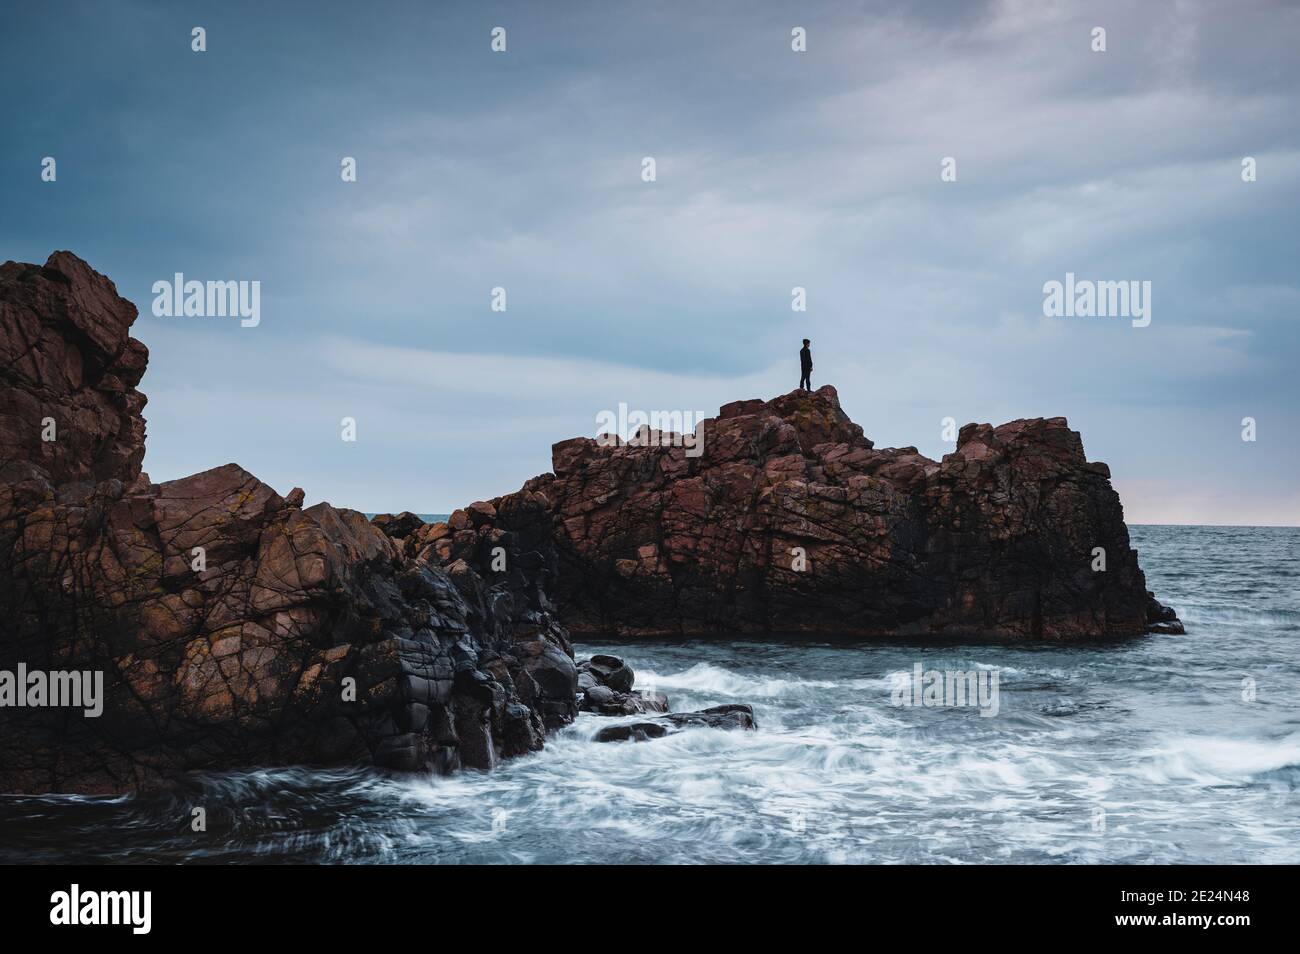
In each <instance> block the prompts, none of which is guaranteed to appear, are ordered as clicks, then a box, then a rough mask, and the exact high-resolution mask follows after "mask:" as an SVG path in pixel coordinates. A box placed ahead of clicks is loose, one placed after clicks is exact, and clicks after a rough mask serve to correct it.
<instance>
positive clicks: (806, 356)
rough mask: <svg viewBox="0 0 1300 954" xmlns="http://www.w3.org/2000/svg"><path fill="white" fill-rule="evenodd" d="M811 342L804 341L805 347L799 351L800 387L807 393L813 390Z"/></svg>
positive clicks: (805, 339)
mask: <svg viewBox="0 0 1300 954" xmlns="http://www.w3.org/2000/svg"><path fill="white" fill-rule="evenodd" d="M808 344H809V341H808V339H807V338H804V339H803V347H802V348H801V349H799V370H800V371H801V372H802V374H800V375H799V387H801V388H803V389H804V390H805V391H811V390H812V352H811V351H809V350H808Z"/></svg>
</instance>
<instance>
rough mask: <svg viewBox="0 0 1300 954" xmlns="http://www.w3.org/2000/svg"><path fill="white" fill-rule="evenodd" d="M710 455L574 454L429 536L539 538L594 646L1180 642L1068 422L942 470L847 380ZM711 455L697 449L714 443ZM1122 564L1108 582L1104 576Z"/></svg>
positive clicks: (1018, 427)
mask: <svg viewBox="0 0 1300 954" xmlns="http://www.w3.org/2000/svg"><path fill="white" fill-rule="evenodd" d="M702 427H703V448H702V453H696V454H694V455H693V456H692V454H691V453H688V450H692V449H691V448H688V447H686V446H683V442H681V441H680V440H679V441H676V442H675V443H676V446H673V444H674V442H673V441H672V439H671V437H669V438H668V439H667V440H665V439H663V436H662V435H659V434H656V433H655V432H648V431H642V432H640V433H639V439H633V440H630V441H628V442H626V443H618V444H617V445H616V446H610V445H609V444H608V443H603V442H600V441H597V440H594V439H591V438H583V437H578V438H573V439H572V440H567V441H562V442H561V443H558V444H556V445H555V446H554V448H553V454H552V467H553V472H552V473H549V474H544V475H542V476H540V477H536V478H534V479H532V480H530V481H529V482H528V483H527V484H525V485H524V487H523V489H522V490H521V491H519V492H518V493H517V494H513V495H510V496H509V497H505V498H501V499H500V500H496V501H490V502H485V503H479V504H475V505H474V508H477V509H474V508H471V509H470V510H467V511H457V512H456V513H455V514H452V516H451V519H450V522H449V524H438V525H435V527H434V528H432V529H430V530H429V531H427V533H428V536H429V538H430V539H431V540H432V541H433V543H434V548H435V551H436V556H437V558H438V559H439V561H440V562H443V563H444V565H445V564H447V563H448V562H452V561H457V560H466V561H468V562H469V563H470V564H471V565H473V566H478V565H479V563H477V562H475V561H476V560H480V559H481V556H482V547H481V543H480V541H481V540H482V539H484V538H489V537H491V536H492V535H494V534H498V533H502V532H507V531H511V530H513V529H514V528H515V527H516V525H517V524H516V521H515V517H514V514H515V512H516V511H514V510H512V509H511V507H509V506H505V505H503V502H509V501H516V500H521V499H527V500H531V501H535V502H538V503H540V504H541V505H542V506H543V507H544V509H545V510H546V511H547V512H548V513H549V515H550V522H549V526H547V527H545V528H542V527H539V526H538V525H537V519H538V517H537V514H536V512H535V511H529V516H528V519H529V521H530V523H529V528H528V530H529V533H530V534H531V535H532V536H533V538H534V539H537V538H539V537H540V536H544V535H547V534H549V538H550V543H549V547H548V546H547V545H545V544H544V543H543V542H542V541H540V539H539V541H538V544H537V546H538V549H539V551H545V552H546V554H547V555H546V559H547V560H548V561H549V562H550V563H551V564H552V566H553V583H552V585H551V587H550V593H551V595H552V598H553V599H554V601H555V604H556V606H557V608H558V610H559V613H560V618H561V619H562V621H563V622H564V624H565V625H566V626H567V627H568V628H569V629H570V631H571V632H573V633H574V634H575V635H578V636H605V635H610V634H614V635H618V636H621V637H637V636H647V637H680V636H689V637H707V636H713V635H726V634H734V633H773V634H795V635H797V634H826V635H840V634H842V635H849V636H860V637H877V636H879V637H896V636H897V637H908V638H913V637H921V638H927V637H936V638H949V637H959V638H987V637H992V638H996V639H1021V638H1024V639H1057V640H1070V639H1091V638H1104V637H1117V636H1128V635H1136V634H1141V633H1146V632H1148V631H1153V630H1154V631H1159V632H1181V631H1182V626H1181V623H1179V622H1178V620H1177V616H1176V615H1175V614H1174V612H1173V611H1172V610H1170V609H1168V608H1166V607H1163V606H1161V605H1160V603H1159V602H1158V601H1156V599H1155V598H1154V596H1153V595H1152V594H1150V593H1149V592H1148V591H1147V589H1146V583H1145V578H1144V576H1143V573H1142V570H1141V568H1140V567H1139V565H1138V559H1137V553H1136V551H1134V550H1133V549H1132V548H1131V547H1130V545H1129V536H1128V528H1127V527H1126V526H1125V525H1124V517H1123V508H1122V507H1121V505H1120V500H1119V496H1118V494H1116V493H1115V490H1114V489H1113V488H1112V487H1111V484H1110V472H1109V469H1108V468H1107V467H1106V465H1105V464H1100V463H1090V462H1089V461H1088V460H1087V458H1086V457H1085V456H1084V452H1083V443H1082V441H1081V440H1080V437H1079V435H1078V433H1077V432H1075V431H1072V430H1070V428H1069V426H1068V425H1067V423H1066V421H1065V419H1064V418H1060V417H1054V418H1047V419H1043V418H1036V419H1030V420H1018V421H1012V422H1010V423H1007V424H1003V425H1001V426H999V427H993V426H991V425H988V424H967V425H966V426H965V427H963V428H962V429H961V431H960V434H959V436H958V439H957V445H956V448H955V450H954V451H953V452H952V453H950V454H947V455H945V456H944V458H943V459H942V460H940V461H935V460H931V459H929V458H927V457H925V456H923V455H921V454H919V453H918V452H917V450H916V448H914V447H904V448H884V449H880V448H876V447H875V446H874V444H873V443H872V441H870V440H868V439H867V438H866V437H864V436H863V431H862V428H861V427H859V426H858V425H857V424H855V423H853V422H852V421H851V420H850V419H849V417H848V415H847V414H845V413H844V411H843V410H842V408H841V407H840V402H839V398H838V395H837V394H836V391H835V389H834V388H833V387H831V386H829V385H827V386H824V387H822V388H820V389H818V390H817V391H815V392H804V391H794V392H792V393H790V394H786V395H783V396H781V397H778V398H775V399H773V400H771V401H760V400H751V401H737V402H734V403H732V404H728V405H726V406H725V407H723V408H722V409H721V411H720V412H719V414H718V416H717V417H715V418H708V419H706V420H705V421H704V422H703V424H702ZM697 439H698V435H697ZM1098 553H1103V554H1104V559H1105V569H1104V571H1102V570H1097V569H1094V564H1095V561H1096V559H1097V554H1098Z"/></svg>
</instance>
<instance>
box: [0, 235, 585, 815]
mask: <svg viewBox="0 0 1300 954" xmlns="http://www.w3.org/2000/svg"><path fill="white" fill-rule="evenodd" d="M135 318H136V308H135V306H134V305H132V304H131V303H130V302H128V301H126V300H125V299H123V298H121V297H119V296H118V294H117V290H116V288H115V287H114V285H113V283H112V282H111V281H109V280H108V279H107V278H105V277H104V276H102V275H100V274H99V273H97V272H95V271H94V270H93V269H91V268H90V266H88V265H87V264H86V263H85V262H83V261H82V260H81V259H79V258H77V257H76V256H75V255H73V254H71V253H69V252H56V253H54V254H53V255H51V256H50V258H49V260H48V261H47V262H46V263H45V265H44V266H38V265H28V264H22V263H16V262H7V263H5V264H4V265H3V266H0V476H2V478H3V479H2V481H0V669H2V670H8V671H15V670H16V668H17V666H18V665H19V664H20V663H21V664H24V665H25V666H26V667H27V669H28V670H45V671H101V672H103V674H104V675H103V679H104V708H103V713H102V715H101V716H99V717H98V718H87V717H86V716H85V715H84V714H83V712H82V710H81V709H73V708H50V707H44V708H15V707H3V708H0V791H4V792H120V791H130V790H134V789H137V788H139V787H141V786H145V785H150V784H154V783H156V782H159V781H161V780H164V779H166V778H167V777H168V776H170V775H172V774H174V773H177V772H181V771H186V770H193V769H225V768H242V767H264V766H274V765H287V764H303V763H305V764H314V765H339V764H356V763H360V764H373V765H376V766H381V767H386V768H392V769H399V770H428V769H439V770H451V769H455V768H457V767H460V766H466V767H474V768H491V767H492V766H493V765H494V764H496V763H497V762H498V761H499V760H500V759H502V758H508V757H510V756H514V755H518V754H521V753H524V752H529V751H533V750H535V749H538V748H540V747H541V745H542V742H543V738H544V736H545V734H546V732H547V730H548V729H553V728H556V727H558V726H562V725H564V724H566V723H568V722H570V721H572V720H573V719H574V718H575V716H576V714H577V701H576V693H577V669H576V667H575V665H574V662H573V658H572V657H573V654H572V649H571V647H570V646H569V642H568V638H567V634H566V632H565V630H564V629H563V627H562V626H560V625H559V623H558V622H557V619H556V616H555V614H554V612H553V609H552V607H551V605H550V603H549V602H548V600H547V598H546V594H545V592H544V590H543V588H542V585H541V580H540V577H538V576H536V575H533V574H530V570H532V569H538V570H544V569H545V565H546V563H547V561H548V560H551V561H553V559H554V557H553V554H550V553H549V551H548V553H546V554H539V553H537V552H536V551H535V549H534V547H535V545H536V543H537V542H538V540H534V539H532V538H530V537H528V536H527V535H526V534H523V533H519V532H506V531H503V532H501V533H500V534H498V535H496V537H495V541H496V545H497V546H499V547H500V548H501V553H502V554H503V555H504V557H503V558H504V561H505V565H508V566H510V567H511V571H510V572H509V573H499V574H496V575H495V576H494V578H492V579H487V578H485V577H483V576H481V575H479V574H477V573H475V572H474V571H473V570H471V569H470V567H469V566H468V565H466V564H461V565H458V566H457V565H453V566H450V567H447V568H443V567H442V566H441V565H440V564H439V563H438V562H437V561H434V562H432V563H431V562H429V561H428V560H426V559H425V558H424V557H423V556H422V555H420V554H418V553H413V552H412V551H411V548H410V547H405V546H403V545H402V541H401V539H399V538H395V537H393V536H390V534H389V533H388V532H384V530H383V529H381V525H382V524H372V523H371V522H370V521H368V520H367V519H366V518H365V517H364V515H362V514H360V513H358V512H356V511H352V510H342V509H336V508H334V507H331V506H330V505H328V504H324V503H322V504H317V505H315V506H312V507H309V508H306V509H304V508H303V507H302V503H303V496H304V494H303V491H302V490H301V489H299V488H294V489H293V490H292V491H291V492H290V493H289V495H288V496H285V497H282V496H281V495H280V494H278V493H277V492H276V491H275V490H273V489H272V488H271V487H269V486H267V485H266V484H264V483H262V482H261V481H260V480H258V479H257V478H256V477H254V476H253V475H252V474H250V473H248V472H247V471H245V470H243V469H242V468H240V467H239V466H237V465H236V464H227V465H225V466H222V467H217V468H214V469H212V470H208V471H204V472H203V473H200V474H195V475H193V476H190V477H185V478H182V479H180V480H173V481H168V482H165V483H161V484H155V483H152V482H151V481H150V479H149V477H148V475H147V474H144V473H142V472H141V469H140V468H141V463H142V461H143V458H144V433H145V421H144V418H143V417H142V416H141V412H142V410H143V408H144V405H145V396H144V395H143V394H141V393H140V392H139V391H138V390H137V389H136V388H137V385H138V384H139V383H140V380H141V377H142V375H143V374H144V370H145V365H146V361H147V358H148V352H147V349H146V348H145V347H144V345H142V344H141V343H140V342H138V341H136V340H135V339H133V338H131V337H130V334H129V331H130V327H131V324H132V323H133V322H134V320H135ZM51 425H52V428H53V430H51ZM51 436H52V439H50V438H51ZM530 508H533V509H536V502H535V501H532V502H530V501H529V500H528V499H524V500H521V501H520V502H519V504H518V508H517V512H514V513H512V515H511V518H512V520H513V521H514V522H516V523H518V524H520V525H526V524H527V523H528V521H529V520H534V521H536V522H537V523H538V525H539V526H540V525H541V524H542V523H544V522H546V520H547V519H548V518H547V515H546V513H545V512H544V511H539V512H538V513H536V514H532V515H531V516H530V513H531V510H530ZM416 523H418V521H416ZM388 529H389V530H395V529H397V528H396V527H394V526H390V527H388ZM539 539H540V538H539Z"/></svg>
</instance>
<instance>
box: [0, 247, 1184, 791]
mask: <svg viewBox="0 0 1300 954" xmlns="http://www.w3.org/2000/svg"><path fill="white" fill-rule="evenodd" d="M135 318H136V309H135V307H134V306H133V305H132V304H131V303H130V302H128V301H126V300H124V299H122V298H121V297H119V296H118V294H117V291H116V289H115V287H114V286H113V283H112V282H110V281H109V280H108V279H107V278H105V277H104V276H102V275H100V274H98V273H97V272H95V271H94V270H93V269H91V268H90V267H89V266H88V265H87V264H86V263H85V262H83V261H81V260H80V259H79V258H77V257H76V256H75V255H72V254H71V253H68V252H56V253H55V254H53V255H51V256H50V258H49V260H48V261H47V262H46V264H45V265H44V266H38V265H25V264H19V263H15V262H8V263H6V264H4V265H3V266H0V478H3V479H2V482H0V791H3V792H47V791H81V792H116V791H129V790H133V789H136V788H139V787H141V786H143V785H148V784H152V783H154V782H156V781H159V780H163V779H166V778H168V777H170V776H172V775H174V774H175V773H178V772H182V771H186V770H193V769H225V768H238V767H252V766H270V765H284V764H291V763H308V764H318V765H331V764H353V763H363V764H373V765H377V766H381V767H390V768H395V769H404V770H422V769H430V768H436V769H444V770H448V769H452V768H455V767H457V766H471V767H478V768H489V767H491V766H492V765H493V764H495V763H496V762H497V760H498V759H500V758H504V757H509V756H513V755H518V754H521V753H524V752H529V751H532V750H535V749H537V748H539V747H540V746H541V744H542V739H543V736H544V735H545V733H546V731H547V730H549V729H554V728H556V727H559V726H562V725H565V724H566V723H568V722H571V721H572V720H573V719H574V718H575V717H576V716H577V712H578V707H579V705H580V704H581V706H582V707H583V708H584V709H586V710H588V711H590V712H593V713H598V714H604V715H638V714H653V713H664V714H663V715H660V716H652V718H651V719H649V720H647V721H646V722H645V723H643V724H641V725H642V726H643V727H642V728H641V729H639V730H628V732H629V733H630V734H628V733H624V734H622V735H621V736H620V735H619V732H614V733H613V734H612V735H611V738H613V737H625V738H632V737H637V738H640V737H652V736H654V735H656V734H662V733H666V732H668V731H670V730H671V729H673V728H680V727H681V726H683V725H690V724H705V725H719V726H727V727H739V728H746V727H752V726H753V719H752V713H751V712H748V709H747V707H739V708H728V709H727V710H726V711H721V710H718V711H715V710H706V711H705V712H703V713H679V714H667V713H666V709H667V700H666V699H663V698H662V696H661V695H660V694H657V693H647V692H637V691H634V690H633V689H632V673H631V670H630V669H627V667H624V666H623V664H622V663H621V661H619V660H617V659H615V658H614V657H595V658H594V659H592V660H590V661H589V662H588V663H585V664H584V665H583V666H582V668H581V669H579V667H578V666H576V665H575V663H574V661H573V652H572V649H571V647H570V645H569V641H568V636H567V632H566V627H568V629H569V630H572V631H573V632H575V633H577V634H581V635H595V634H600V635H602V636H606V635H622V636H658V635H669V636H681V635H689V636H709V635H719V636H722V635H726V634H734V633H775V634H781V633H786V634H796V635H797V634H827V635H829V634H847V635H859V636H900V637H906V638H909V639H910V638H924V637H950V636H951V637H983V636H994V637H1002V638H1008V637H1010V638H1044V639H1082V638H1091V637H1101V636H1122V635H1133V634H1138V633H1143V632H1146V631H1148V629H1150V628H1154V629H1156V630H1158V631H1161V632H1180V631H1181V624H1180V623H1179V622H1178V620H1177V617H1176V616H1175V615H1174V613H1173V611H1172V610H1169V609H1167V608H1165V607H1163V606H1161V605H1160V604H1159V603H1158V602H1157V601H1156V600H1155V598H1154V597H1153V596H1152V595H1151V594H1150V593H1148V592H1147V590H1146V588H1145V581H1144V578H1143V574H1142V571H1141V569H1140V568H1139V567H1138V563H1137V554H1136V553H1135V552H1134V551H1133V550H1132V549H1131V548H1130V547H1129V540H1128V533H1127V530H1126V528H1125V526H1124V522H1123V514H1122V510H1121V507H1120V502H1119V499H1118V497H1117V496H1116V494H1115V492H1114V490H1113V489H1112V488H1111V486H1110V481H1109V472H1108V470H1107V468H1106V466H1105V465H1104V464H1097V463H1088V462H1087V460H1086V459H1085V458H1084V454H1083V446H1082V444H1081V442H1080V439H1079V435H1078V434H1076V433H1075V432H1073V431H1071V430H1070V429H1069V428H1068V427H1067V425H1066V422H1065V421H1064V419H1062V418H1051V419H1047V420H1042V419H1038V420H1023V421H1013V422H1011V423H1010V424H1004V425H1002V426H1001V427H997V428H993V427H990V426H989V425H987V424H978V425H976V424H969V425H967V426H966V427H964V428H962V430H961V434H960V437H959V439H958V442H957V448H956V450H955V451H954V452H953V453H952V454H949V455H947V456H945V457H944V459H943V460H942V461H938V462H936V461H932V460H929V459H927V458H925V457H923V456H921V455H920V454H918V453H917V451H916V449H915V448H911V447H908V448H902V449H892V448H890V449H883V450H881V449H876V448H875V447H874V446H873V444H872V442H871V441H869V440H867V439H866V438H865V437H864V436H863V433H862V429H861V428H860V427H858V426H857V425H856V424H854V423H853V422H852V421H850V420H849V418H848V417H847V415H845V413H844V412H843V411H842V410H841V408H840V405H839V400H838V397H837V395H836V393H835V390H834V389H833V388H831V387H823V388H821V389H820V390H818V391H817V392H815V393H802V392H795V393H792V394H787V395H785V396H783V397H779V398H776V399H774V400H772V401H768V402H763V401H741V402H736V403H734V404H729V405H727V406H726V407H724V408H722V410H721V412H720V414H719V415H718V417H716V418H713V419H709V420H706V421H705V422H704V424H703V425H702V426H703V427H704V431H703V432H702V434H697V438H698V439H700V440H702V442H703V453H701V454H699V455H695V454H694V451H695V449H696V448H694V447H692V448H691V449H690V452H689V453H688V449H687V448H686V447H683V446H680V445H681V442H680V441H678V442H673V441H672V440H668V441H662V440H661V438H662V437H664V436H665V435H652V434H649V433H645V434H642V435H640V439H639V440H637V441H635V442H631V443H622V444H617V445H616V446H606V445H605V444H604V443H603V442H598V441H596V440H592V439H588V438H575V439H573V440H569V441H564V442H562V443H559V444H556V445H555V447H554V453H553V461H552V465H553V468H554V472H553V473H549V474H545V475H543V476H541V477H537V478H534V479H533V480H531V481H529V482H528V483H527V484H526V485H525V486H524V487H523V489H522V490H520V491H518V492H517V493H514V494H509V495H507V496H505V497H501V498H498V499H496V500H493V501H491V502H479V503H475V504H472V505H470V506H469V507H466V508H464V509H462V510H458V511H456V512H455V513H454V514H452V515H451V517H450V519H449V520H448V521H447V522H445V523H437V524H425V523H423V522H422V521H421V520H420V519H419V518H418V517H415V516H414V515H412V514H409V513H406V514H397V515H382V516H379V517H376V518H375V519H374V520H373V521H368V520H366V518H365V517H364V516H363V515H362V514H360V513H357V512H355V511H350V510H340V509H335V508H334V507H331V506H329V505H328V504H317V505H316V506H313V507H310V508H306V509H304V508H303V506H302V504H303V498H304V493H303V491H302V490H300V489H298V488H295V489H294V490H292V491H291V492H290V493H289V494H288V495H287V496H281V495H280V494H278V493H277V492H276V491H274V490H273V489H272V488H270V487H268V486H267V485H266V484H264V483H262V482H261V481H259V480H258V479H257V478H256V477H254V476H253V475H251V474H249V473H248V472H246V471H244V470H243V469H241V468H240V467H238V466H237V465H235V464H227V465H225V466H223V467H217V468H214V469H212V470H209V471H205V472H203V473H200V474H195V475H194V476H191V477H186V478H183V479H180V480H173V481H168V482H166V483H162V484H155V483H153V482H151V481H150V479H149V477H148V475H146V474H144V473H143V472H142V471H141V465H142V461H143V457H144V430H145V422H144V418H143V417H142V416H141V411H142V409H143V407H144V404H145V397H144V395H143V394H141V393H140V392H139V391H138V390H137V385H138V384H139V383H140V380H141V377H142V375H143V374H144V370H145V365H146V361H147V358H148V353H147V350H146V349H145V347H144V346H143V345H142V344H141V343H140V342H138V341H136V340H134V339H133V338H131V337H130V334H129V331H130V327H131V324H132V322H133V321H134V320H135ZM674 444H675V445H676V446H674ZM1099 553H1101V554H1103V555H1104V560H1105V569H1104V570H1098V569H1094V566H1095V565H1096V561H1097V555H1098V554H1099ZM20 669H21V670H23V671H25V672H30V671H40V672H43V673H46V674H50V673H55V674H58V673H68V674H71V673H85V674H88V675H89V674H92V673H102V674H103V676H102V678H103V681H104V685H103V699H102V705H103V711H102V713H101V714H100V715H99V716H98V717H89V716H87V715H85V714H84V711H83V710H81V709H78V708H71V707H66V706H62V707H60V706H50V705H48V704H45V705H36V706H25V707H24V706H18V705H16V704H15V701H14V700H13V699H6V698H5V696H4V693H5V692H12V691H13V689H14V685H15V684H14V679H13V674H15V673H17V672H18V671H19V670H20ZM625 669H626V672H624V671H623V670H625ZM7 674H8V675H7ZM6 680H7V681H6ZM6 687H8V688H6ZM25 688H26V687H24V686H18V687H17V689H18V692H19V694H20V695H21V694H22V693H23V692H24V691H25ZM646 725H649V726H653V728H644V726H646ZM614 728H618V727H614ZM660 730H662V732H661V731H660ZM619 731H620V732H621V731H622V730H619ZM638 731H639V732H640V733H641V735H637V732H638Z"/></svg>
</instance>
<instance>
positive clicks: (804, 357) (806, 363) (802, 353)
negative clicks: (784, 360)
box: [799, 347, 812, 371]
mask: <svg viewBox="0 0 1300 954" xmlns="http://www.w3.org/2000/svg"><path fill="white" fill-rule="evenodd" d="M799 367H800V368H802V369H803V370H804V371H811V370H812V352H811V351H809V350H808V348H807V347H803V348H800V349H799Z"/></svg>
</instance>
